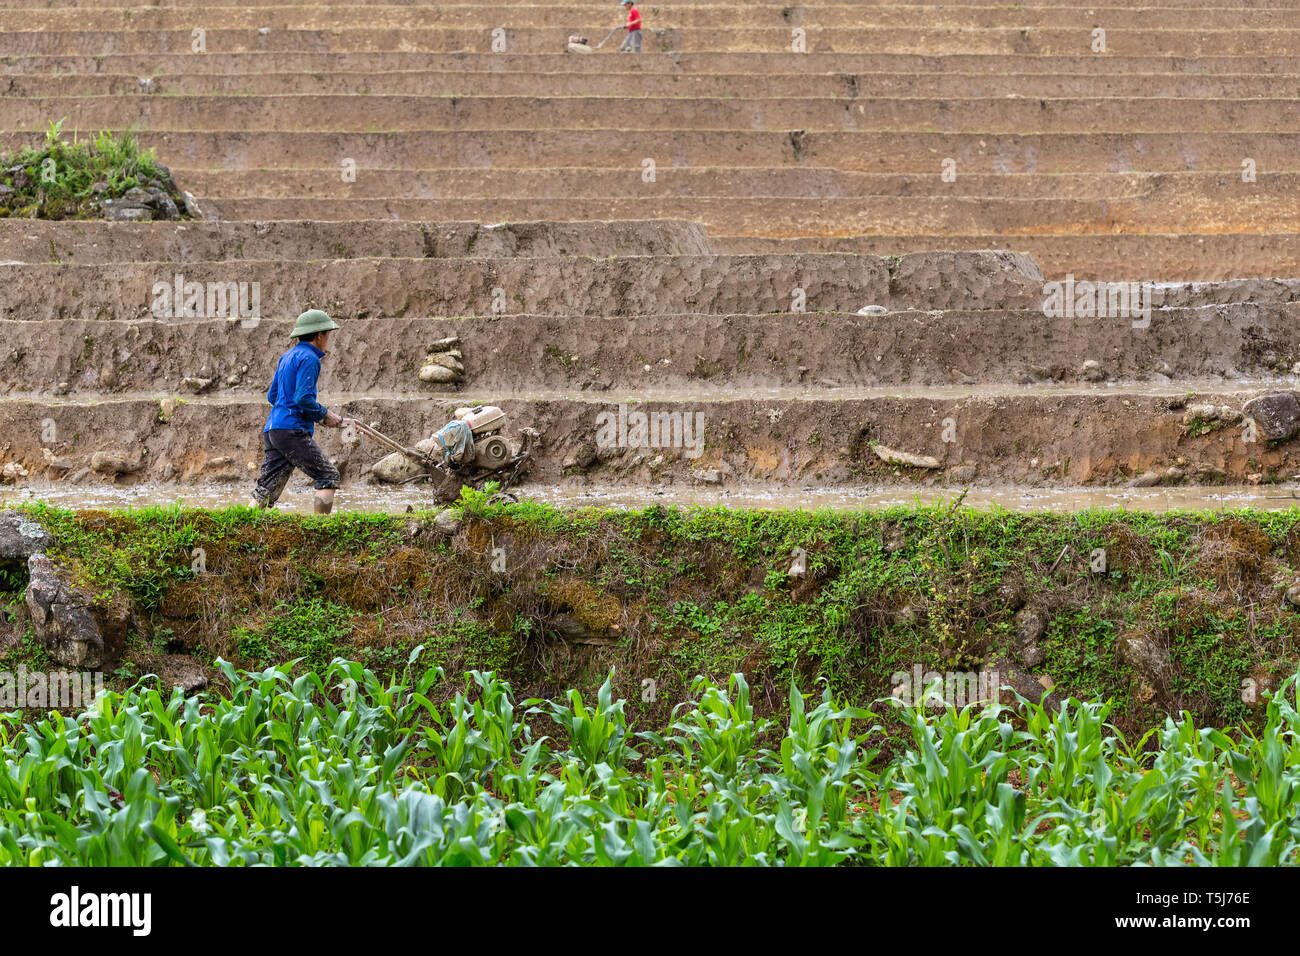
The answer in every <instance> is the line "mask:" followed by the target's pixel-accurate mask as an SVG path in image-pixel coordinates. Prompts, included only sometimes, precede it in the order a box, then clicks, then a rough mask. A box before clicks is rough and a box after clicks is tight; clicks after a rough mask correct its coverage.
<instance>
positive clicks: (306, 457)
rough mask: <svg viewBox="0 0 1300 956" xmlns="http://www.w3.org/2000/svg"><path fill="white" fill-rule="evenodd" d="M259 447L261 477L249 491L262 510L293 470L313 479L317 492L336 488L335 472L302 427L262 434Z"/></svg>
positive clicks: (275, 495)
mask: <svg viewBox="0 0 1300 956" xmlns="http://www.w3.org/2000/svg"><path fill="white" fill-rule="evenodd" d="M262 448H263V450H264V451H265V452H266V457H265V458H264V459H263V460H262V474H261V476H260V477H259V478H258V479H257V487H256V488H255V489H253V498H254V499H255V500H256V501H257V503H258V504H260V505H262V507H264V508H270V507H272V506H274V505H275V503H276V502H277V501H279V500H280V494H281V493H282V492H283V491H284V486H285V485H287V484H288V483H289V476H290V475H292V474H293V470H294V469H295V468H298V469H300V470H301V471H302V472H303V473H304V474H306V475H307V477H308V478H311V479H313V480H314V481H315V482H316V489H317V490H318V491H319V490H320V489H322V488H337V487H338V486H339V470H338V469H337V468H335V467H334V465H333V464H332V463H331V462H330V460H329V458H328V457H326V455H325V452H323V451H321V448H320V445H318V444H316V441H315V439H313V438H312V437H311V435H310V434H309V433H308V431H307V429H305V428H272V429H271V430H270V431H265V432H262Z"/></svg>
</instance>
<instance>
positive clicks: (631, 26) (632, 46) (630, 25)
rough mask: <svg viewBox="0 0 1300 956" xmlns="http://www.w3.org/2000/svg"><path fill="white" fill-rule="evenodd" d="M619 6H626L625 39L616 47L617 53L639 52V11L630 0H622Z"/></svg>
mask: <svg viewBox="0 0 1300 956" xmlns="http://www.w3.org/2000/svg"><path fill="white" fill-rule="evenodd" d="M621 6H624V7H627V39H625V40H624V41H623V45H622V46H621V47H619V48H618V52H619V53H640V52H641V11H640V10H638V9H637V8H636V7H634V6H633V5H632V0H623V2H622V4H621Z"/></svg>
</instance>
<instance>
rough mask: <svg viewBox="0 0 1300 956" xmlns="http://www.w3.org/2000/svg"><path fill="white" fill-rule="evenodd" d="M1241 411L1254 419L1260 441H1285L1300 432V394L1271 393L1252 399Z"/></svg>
mask: <svg viewBox="0 0 1300 956" xmlns="http://www.w3.org/2000/svg"><path fill="white" fill-rule="evenodd" d="M1241 410H1242V413H1243V414H1244V415H1246V416H1247V417H1248V418H1251V419H1254V421H1255V430H1256V437H1257V438H1258V439H1259V440H1260V441H1285V440H1286V439H1288V438H1291V437H1292V436H1294V435H1295V434H1296V433H1297V432H1300V393H1297V392H1269V393H1267V394H1265V395H1260V396H1259V397H1257V398H1252V399H1251V400H1250V401H1248V402H1247V403H1246V404H1245V405H1244V406H1242V409H1241Z"/></svg>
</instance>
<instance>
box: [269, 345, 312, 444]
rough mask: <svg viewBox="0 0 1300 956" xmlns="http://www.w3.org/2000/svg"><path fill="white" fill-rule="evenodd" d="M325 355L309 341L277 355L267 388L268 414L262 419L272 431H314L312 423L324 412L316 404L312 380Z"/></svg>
mask: <svg viewBox="0 0 1300 956" xmlns="http://www.w3.org/2000/svg"><path fill="white" fill-rule="evenodd" d="M324 354H325V353H324V352H322V351H321V350H320V349H318V348H316V346H314V345H312V344H311V343H310V342H299V343H298V344H297V345H295V346H294V347H293V348H291V349H289V351H287V352H285V353H284V354H283V355H282V356H280V364H279V365H277V366H276V368H275V378H273V379H272V380H271V387H270V388H269V389H267V392H266V400H267V401H268V402H270V403H271V415H270V417H269V418H268V419H267V420H266V427H265V428H263V429H262V431H264V432H269V431H270V430H271V429H272V428H305V429H307V433H308V434H313V433H314V432H315V430H316V429H315V426H314V423H315V422H318V421H321V420H322V419H323V418H324V417H325V413H326V411H327V409H326V408H325V406H324V405H322V404H320V403H319V402H318V401H316V379H317V378H319V377H320V360H321V356H323V355H324Z"/></svg>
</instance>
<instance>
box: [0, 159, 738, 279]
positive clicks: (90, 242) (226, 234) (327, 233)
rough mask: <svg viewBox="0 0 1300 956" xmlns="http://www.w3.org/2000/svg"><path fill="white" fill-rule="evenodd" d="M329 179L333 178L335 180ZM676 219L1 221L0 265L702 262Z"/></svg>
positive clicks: (691, 231) (688, 226) (699, 237)
mask: <svg viewBox="0 0 1300 956" xmlns="http://www.w3.org/2000/svg"><path fill="white" fill-rule="evenodd" d="M335 176H336V177H337V174H335ZM711 251H712V250H711V249H710V248H709V238H708V235H707V234H706V233H705V231H704V229H703V227H701V226H700V225H699V224H698V223H694V222H685V221H681V220H677V221H674V220H667V219H656V220H653V221H638V220H620V221H618V222H503V223H496V224H488V225H484V224H482V223H480V222H394V221H393V220H391V219H390V220H382V219H381V220H370V221H362V222H346V223H342V222H310V221H305V220H283V221H275V222H190V223H185V224H184V225H177V224H174V223H165V222H149V223H123V222H37V221H23V222H7V221H4V220H0V262H6V263H14V262H49V263H70V264H77V265H94V264H101V263H124V262H203V261H209V262H212V261H217V260H224V259H268V260H275V259H360V258H365V257H382V256H391V257H393V258H399V259H420V258H433V259H446V258H463V257H468V256H472V257H475V258H490V259H497V258H508V257H511V256H521V257H534V256H610V255H620V256H669V255H673V256H676V255H706V254H708V253H709V252H711Z"/></svg>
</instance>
